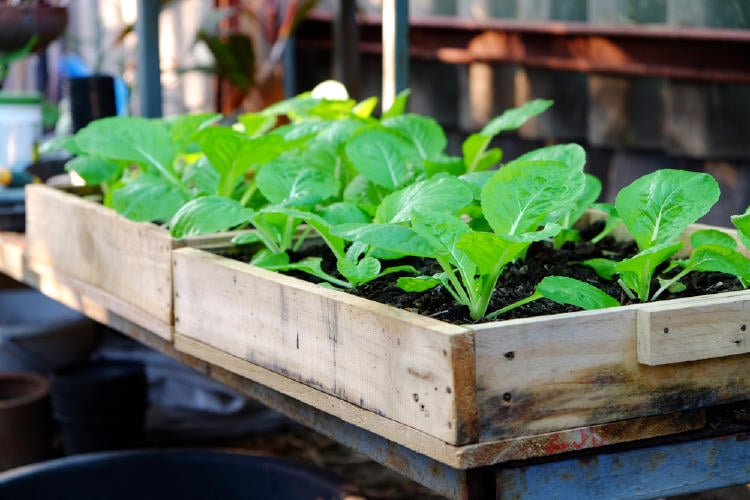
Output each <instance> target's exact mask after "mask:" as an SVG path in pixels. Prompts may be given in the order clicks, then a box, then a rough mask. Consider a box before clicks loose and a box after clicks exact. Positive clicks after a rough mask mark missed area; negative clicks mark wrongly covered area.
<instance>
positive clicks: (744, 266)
mask: <svg viewBox="0 0 750 500" xmlns="http://www.w3.org/2000/svg"><path fill="white" fill-rule="evenodd" d="M688 267H690V268H694V269H696V270H698V271H703V272H711V271H713V272H719V273H727V274H732V275H734V276H737V277H738V278H740V279H742V280H744V281H748V280H750V259H748V258H747V257H745V256H744V255H742V254H741V253H739V252H738V251H737V250H734V249H732V248H727V247H726V246H723V245H714V244H705V245H701V246H700V247H697V248H696V249H695V250H693V252H692V253H691V254H690V259H689V260H688Z"/></svg>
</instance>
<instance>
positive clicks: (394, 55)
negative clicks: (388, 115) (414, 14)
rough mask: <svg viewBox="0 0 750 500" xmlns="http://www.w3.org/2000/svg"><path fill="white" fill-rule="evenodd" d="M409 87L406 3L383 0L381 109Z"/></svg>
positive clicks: (407, 3) (404, 0)
mask: <svg viewBox="0 0 750 500" xmlns="http://www.w3.org/2000/svg"><path fill="white" fill-rule="evenodd" d="M408 86H409V0H384V1H383V110H387V109H388V108H390V107H391V104H393V100H394V99H395V98H396V94H398V93H399V92H401V91H402V90H405V89H406V88H407V87H408Z"/></svg>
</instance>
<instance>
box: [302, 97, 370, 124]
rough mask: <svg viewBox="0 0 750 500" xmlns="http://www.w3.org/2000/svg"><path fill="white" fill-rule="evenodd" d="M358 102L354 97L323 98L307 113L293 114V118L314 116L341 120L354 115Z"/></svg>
mask: <svg viewBox="0 0 750 500" xmlns="http://www.w3.org/2000/svg"><path fill="white" fill-rule="evenodd" d="M356 105H357V102H356V101H355V100H354V99H347V100H345V101H341V100H333V99H323V100H321V101H320V102H319V103H318V104H316V105H315V106H313V107H312V108H310V109H309V110H308V111H307V113H306V114H300V115H295V114H291V115H290V118H292V119H305V118H311V117H314V118H315V119H321V118H322V119H323V120H340V119H343V118H347V117H350V116H355V115H354V107H355V106H356Z"/></svg>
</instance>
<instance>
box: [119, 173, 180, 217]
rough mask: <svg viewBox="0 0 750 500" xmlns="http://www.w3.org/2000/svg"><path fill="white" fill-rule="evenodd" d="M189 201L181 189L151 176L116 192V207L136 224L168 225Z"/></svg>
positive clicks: (127, 184) (138, 179)
mask: <svg viewBox="0 0 750 500" xmlns="http://www.w3.org/2000/svg"><path fill="white" fill-rule="evenodd" d="M187 201H188V199H187V195H186V194H185V192H184V191H183V190H182V189H181V188H179V187H176V186H175V185H174V184H171V183H169V182H168V181H167V180H165V179H164V178H162V177H157V176H155V175H148V174H143V175H139V176H138V177H136V178H135V179H133V180H131V181H129V182H128V183H126V184H125V185H123V186H122V187H120V188H117V189H115V190H113V191H112V208H114V209H115V210H116V211H117V212H119V213H120V214H122V215H123V216H125V217H127V218H128V219H132V220H135V221H149V222H166V221H168V220H169V219H171V218H172V216H173V215H174V214H175V213H176V212H177V211H178V210H179V209H180V207H181V206H182V205H184V204H185V202H187Z"/></svg>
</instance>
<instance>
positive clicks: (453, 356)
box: [173, 248, 750, 445]
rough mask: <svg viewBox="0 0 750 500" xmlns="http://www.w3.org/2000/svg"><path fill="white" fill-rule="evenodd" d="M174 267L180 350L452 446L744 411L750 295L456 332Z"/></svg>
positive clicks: (183, 262)
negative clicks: (674, 415) (738, 406)
mask: <svg viewBox="0 0 750 500" xmlns="http://www.w3.org/2000/svg"><path fill="white" fill-rule="evenodd" d="M173 259H174V263H173V265H174V287H175V292H176V293H175V316H176V318H175V332H176V335H175V339H176V346H177V348H178V349H183V350H185V351H187V352H189V353H190V354H193V355H195V356H198V357H200V356H201V349H200V348H196V346H208V347H207V348H208V350H209V351H211V350H213V351H214V352H222V353H226V354H229V355H231V356H233V358H232V359H235V360H236V361H237V362H233V363H232V365H233V366H238V363H239V365H241V364H242V363H251V364H253V365H260V366H261V367H263V368H266V369H268V370H271V371H273V372H276V373H279V374H282V375H284V376H286V377H289V378H291V379H294V380H296V381H298V382H302V383H304V384H306V385H307V386H310V387H313V388H316V389H318V390H320V391H323V392H325V393H328V394H330V395H333V396H336V397H338V398H340V399H342V400H345V401H347V402H349V403H351V404H353V405H355V406H357V407H360V408H364V409H366V410H370V411H372V412H375V413H376V414H378V415H381V416H383V417H386V418H388V419H391V420H394V421H396V422H398V423H401V424H404V425H406V426H408V427H410V428H413V429H416V430H419V431H422V432H424V433H426V434H428V435H430V436H432V437H434V438H437V439H439V440H441V441H443V442H445V443H448V444H451V445H466V444H470V443H485V442H490V441H497V440H505V439H512V438H515V437H522V436H533V435H538V434H541V433H547V432H553V431H558V430H565V429H573V428H576V427H581V426H588V425H594V424H600V423H607V422H614V421H620V420H624V419H631V418H636V417H646V416H652V415H663V414H667V413H670V412H674V411H680V410H686V409H693V408H700V407H705V406H710V405H714V404H719V403H724V402H730V401H734V400H739V399H744V398H748V397H750V377H748V369H750V355H747V354H746V353H748V352H750V330H749V329H748V328H749V327H750V292H748V291H745V292H733V293H728V294H721V295H712V296H704V297H698V298H686V299H679V300H672V301H662V302H659V303H652V304H645V305H636V306H625V307H617V308H611V309H606V310H599V311H585V312H576V313H567V314H559V315H553V316H546V317H537V318H527V319H516V320H506V321H496V322H491V323H486V324H479V325H469V326H455V325H451V324H447V323H443V322H440V321H437V320H434V319H431V318H428V317H423V316H419V315H417V314H413V313H410V312H407V311H403V310H400V309H397V308H394V307H391V306H387V305H383V304H379V303H376V302H373V301H369V300H365V299H362V298H359V297H355V296H352V295H349V294H346V293H344V292H338V291H335V290H330V289H326V288H323V287H319V286H316V285H313V284H310V283H307V282H305V281H302V280H299V279H295V278H292V277H289V276H284V275H281V274H278V273H274V272H269V271H266V270H263V269H259V268H256V267H253V266H250V265H247V264H243V263H241V262H237V261H234V260H231V259H228V258H224V257H221V256H217V255H214V254H212V253H210V252H206V251H202V250H198V249H193V248H184V249H179V250H176V251H174V252H173ZM182 339H185V340H184V341H183V340H182ZM230 369H233V368H231V367H230Z"/></svg>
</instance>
